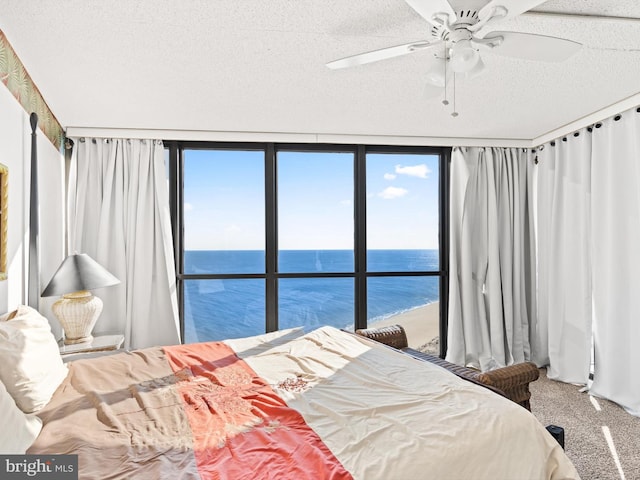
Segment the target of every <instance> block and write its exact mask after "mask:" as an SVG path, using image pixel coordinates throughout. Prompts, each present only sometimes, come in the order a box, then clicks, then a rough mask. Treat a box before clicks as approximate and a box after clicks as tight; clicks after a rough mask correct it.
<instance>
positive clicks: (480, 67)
mask: <svg viewBox="0 0 640 480" xmlns="http://www.w3.org/2000/svg"><path fill="white" fill-rule="evenodd" d="M482 72H484V62H483V61H482V58H478V61H477V62H476V64H475V66H474V67H473V68H472V69H471V70H469V71H468V72H466V73H465V74H464V78H465V79H466V80H471V79H472V78H476V77H477V76H478V75H480V74H481V73H482Z"/></svg>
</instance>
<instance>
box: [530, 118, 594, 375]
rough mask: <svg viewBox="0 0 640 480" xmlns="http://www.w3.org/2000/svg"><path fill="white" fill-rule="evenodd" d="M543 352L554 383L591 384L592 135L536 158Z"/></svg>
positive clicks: (541, 359) (548, 148) (538, 357)
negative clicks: (558, 381)
mask: <svg viewBox="0 0 640 480" xmlns="http://www.w3.org/2000/svg"><path fill="white" fill-rule="evenodd" d="M537 158H538V164H537V167H536V168H537V189H536V196H537V202H536V207H537V211H536V219H537V227H538V228H537V253H538V257H537V260H538V318H537V326H536V328H535V332H536V336H537V342H536V344H537V345H539V347H540V348H539V349H538V350H537V351H536V354H535V355H534V358H533V360H534V362H535V363H536V364H538V365H539V366H542V365H548V366H549V367H548V369H547V376H548V377H549V378H552V379H554V380H561V381H564V382H569V383H578V384H586V383H587V381H588V380H589V369H590V359H591V316H592V312H591V230H590V229H591V135H590V134H589V133H588V132H587V130H586V129H585V130H583V131H581V132H577V135H573V136H570V137H568V138H566V139H565V140H558V141H556V142H554V143H553V144H548V145H545V146H544V147H542V148H541V149H540V150H539V151H538V152H537Z"/></svg>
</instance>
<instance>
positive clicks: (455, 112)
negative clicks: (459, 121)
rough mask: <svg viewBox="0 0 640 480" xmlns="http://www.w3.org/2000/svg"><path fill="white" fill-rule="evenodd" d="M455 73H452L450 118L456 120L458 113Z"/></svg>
mask: <svg viewBox="0 0 640 480" xmlns="http://www.w3.org/2000/svg"><path fill="white" fill-rule="evenodd" d="M457 76H458V75H456V72H453V112H451V116H452V117H453V118H456V117H457V116H458V112H457V111H456V78H457Z"/></svg>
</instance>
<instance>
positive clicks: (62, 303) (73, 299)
mask: <svg viewBox="0 0 640 480" xmlns="http://www.w3.org/2000/svg"><path fill="white" fill-rule="evenodd" d="M118 283H120V280H118V279H117V278H116V277H114V276H113V275H112V274H111V273H109V272H108V271H107V269H105V268H104V267H103V266H102V265H100V264H99V263H98V262H96V261H95V260H94V259H93V258H91V257H90V256H89V255H87V254H86V253H79V254H74V255H69V256H68V257H67V258H65V259H64V261H63V262H62V264H61V265H60V267H59V268H58V270H57V271H56V273H54V274H53V277H52V278H51V280H50V281H49V284H48V285H47V287H46V288H45V289H44V291H43V292H42V296H43V297H51V296H54V295H62V298H61V299H60V300H58V301H57V302H55V303H54V304H53V306H52V307H51V309H52V310H53V313H54V314H55V316H56V317H57V319H58V321H59V322H60V325H62V328H63V329H64V337H65V338H64V343H65V345H70V344H74V343H82V342H90V341H91V340H92V339H93V336H92V335H91V331H92V330H93V327H94V326H95V324H96V321H97V320H98V317H99V316H100V313H102V300H100V299H99V298H98V297H96V296H94V295H93V294H92V293H91V292H89V290H93V289H96V288H102V287H109V286H111V285H117V284H118Z"/></svg>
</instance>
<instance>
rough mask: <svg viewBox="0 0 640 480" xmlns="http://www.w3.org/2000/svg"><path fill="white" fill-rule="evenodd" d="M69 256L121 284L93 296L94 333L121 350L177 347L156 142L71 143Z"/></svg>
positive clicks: (162, 177)
mask: <svg viewBox="0 0 640 480" xmlns="http://www.w3.org/2000/svg"><path fill="white" fill-rule="evenodd" d="M68 219H69V220H68V221H69V227H68V228H69V230H68V241H69V253H74V252H77V253H87V254H89V255H90V256H91V257H93V258H94V259H95V260H96V261H97V262H98V263H100V264H101V265H103V266H104V267H106V268H107V269H108V270H109V271H110V272H111V273H113V274H114V275H115V276H116V277H118V279H119V280H120V281H121V283H120V284H119V285H117V286H114V287H108V288H104V289H100V290H96V292H95V293H96V295H98V296H99V297H100V298H102V300H103V302H104V310H103V313H102V316H101V317H100V319H99V320H98V323H97V324H96V328H95V332H96V333H124V334H125V346H126V348H143V347H147V346H152V345H168V344H175V343H179V342H180V334H179V332H180V329H179V318H178V308H177V300H176V299H177V297H176V277H175V268H174V263H173V247H172V234H171V220H170V214H169V195H168V186H167V177H166V169H165V163H164V148H163V145H162V142H160V141H157V140H155V141H154V140H123V139H89V138H87V139H84V138H79V139H75V146H74V151H73V156H72V160H71V166H70V173H69V196H68Z"/></svg>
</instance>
